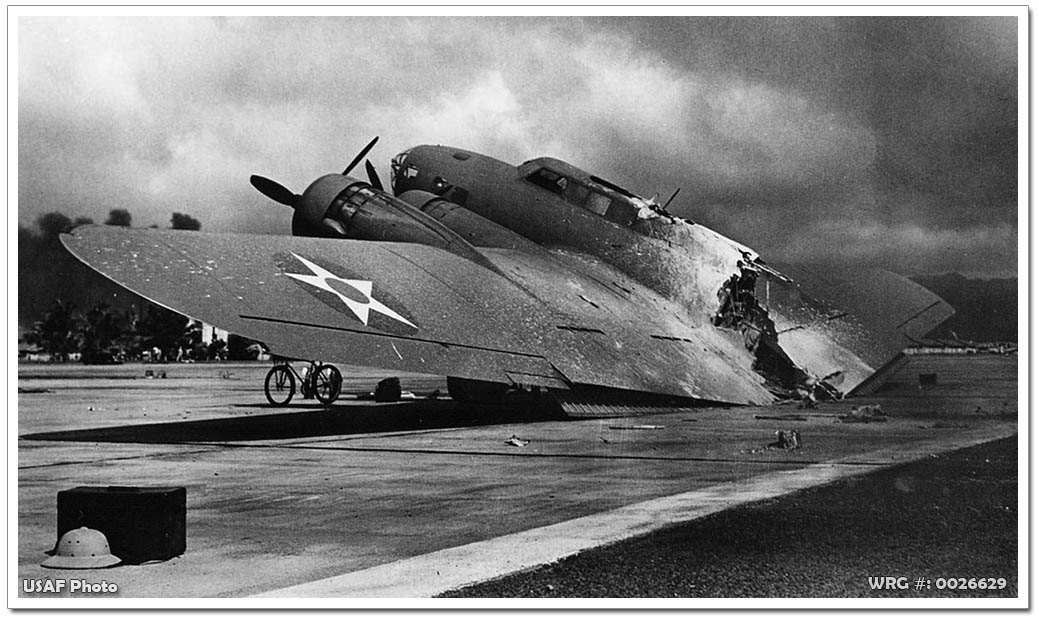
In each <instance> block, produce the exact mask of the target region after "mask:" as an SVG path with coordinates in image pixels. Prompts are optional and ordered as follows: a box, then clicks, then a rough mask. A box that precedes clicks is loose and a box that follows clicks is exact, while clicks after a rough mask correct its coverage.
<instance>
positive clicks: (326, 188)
mask: <svg viewBox="0 0 1039 620" xmlns="http://www.w3.org/2000/svg"><path fill="white" fill-rule="evenodd" d="M295 209H296V212H295V214H294V215H293V218H292V234H294V235H299V236H306V237H330V238H337V239H358V240H363V241H397V242H403V243H421V244H424V245H431V246H434V247H438V248H442V249H444V250H447V251H449V252H451V253H453V254H457V255H459V256H462V257H463V258H467V259H469V260H472V261H474V262H476V263H478V264H481V265H483V266H485V267H488V268H489V269H493V270H495V271H497V268H495V267H494V266H493V265H492V264H491V263H490V262H489V261H488V260H487V258H486V257H484V256H483V255H482V254H480V253H479V252H478V251H477V250H476V248H474V247H473V246H472V245H471V244H470V243H469V242H467V241H466V240H465V239H464V238H463V237H461V236H460V235H459V234H458V233H456V232H455V231H453V230H451V229H450V228H449V227H447V226H445V225H444V224H442V223H441V222H439V221H437V220H436V219H434V218H432V217H430V216H429V215H426V214H425V213H423V212H422V211H420V210H419V209H417V208H415V207H413V206H412V205H410V204H408V203H407V202H405V201H403V200H401V199H399V198H396V197H394V196H392V195H391V194H388V193H386V192H384V191H381V190H378V189H375V188H374V187H372V186H371V185H370V184H368V183H366V182H364V181H361V180H358V179H355V178H353V177H350V176H346V175H341V174H328V175H325V176H323V177H320V178H318V179H317V180H316V181H314V182H313V183H311V184H310V186H309V187H307V189H306V190H305V191H304V192H303V195H302V197H301V198H300V200H299V203H298V204H297V205H296V207H295Z"/></svg>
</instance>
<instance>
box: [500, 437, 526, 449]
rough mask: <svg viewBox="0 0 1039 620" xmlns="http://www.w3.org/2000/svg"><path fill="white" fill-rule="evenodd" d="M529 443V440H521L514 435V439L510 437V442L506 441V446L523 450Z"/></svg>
mask: <svg viewBox="0 0 1039 620" xmlns="http://www.w3.org/2000/svg"><path fill="white" fill-rule="evenodd" d="M528 443H530V440H529V439H520V438H519V437H517V436H515V435H513V436H512V437H509V438H508V440H506V441H505V445H507V446H516V447H517V448H522V447H523V446H525V445H527V444H528Z"/></svg>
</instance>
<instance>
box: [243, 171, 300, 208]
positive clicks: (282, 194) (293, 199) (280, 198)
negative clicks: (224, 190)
mask: <svg viewBox="0 0 1039 620" xmlns="http://www.w3.org/2000/svg"><path fill="white" fill-rule="evenodd" d="M249 183H251V184H252V186H253V187H255V188H256V189H258V190H259V191H260V193H261V194H263V195H264V196H266V197H268V198H270V199H271V200H273V201H274V202H280V203H281V204H283V205H285V206H287V207H292V208H293V209H295V208H296V205H297V204H299V199H300V198H302V196H300V195H299V194H294V193H292V190H290V189H289V188H287V187H285V186H284V185H282V184H281V183H278V182H277V181H272V180H270V179H268V178H267V177H261V176H259V175H257V174H254V175H252V176H251V177H249Z"/></svg>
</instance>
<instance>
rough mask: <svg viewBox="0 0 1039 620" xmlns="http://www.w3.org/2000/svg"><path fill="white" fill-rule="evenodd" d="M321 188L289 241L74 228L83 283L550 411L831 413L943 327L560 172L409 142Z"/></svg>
mask: <svg viewBox="0 0 1039 620" xmlns="http://www.w3.org/2000/svg"><path fill="white" fill-rule="evenodd" d="M374 143H375V141H374V140H373V141H372V142H371V143H370V144H369V145H368V147H366V148H365V149H364V150H363V151H362V152H361V153H360V154H359V155H358V156H357V157H355V158H354V161H353V162H351V164H350V165H349V166H347V169H346V170H344V172H343V173H342V174H330V175H325V176H323V177H320V178H319V179H317V180H316V181H314V182H313V183H312V184H311V185H310V186H309V187H308V188H307V189H306V191H304V192H303V194H302V195H297V194H294V193H293V192H292V191H290V190H288V189H286V188H285V187H283V186H281V185H279V184H278V183H276V182H274V181H271V180H269V179H266V178H263V177H257V176H254V177H252V179H251V181H252V183H253V185H254V186H255V187H256V188H257V189H259V190H260V191H261V192H262V193H264V194H265V195H267V196H268V197H270V198H272V199H273V200H275V201H277V202H281V203H283V204H286V205H289V206H291V207H293V208H294V209H295V213H294V216H293V221H292V232H293V236H291V237H289V236H264V235H240V234H224V233H217V234H212V233H198V232H185V231H162V230H152V229H149V230H133V229H126V228H119V227H105V226H87V227H81V228H77V229H76V230H74V231H73V232H72V233H71V234H69V235H65V236H63V238H62V240H63V242H64V243H65V245H66V247H67V248H68V249H69V250H70V251H71V252H72V253H73V254H75V255H76V256H77V257H79V258H80V260H82V261H83V262H85V263H86V264H87V265H89V266H91V267H93V268H94V269H96V270H97V271H99V272H101V273H102V274H104V275H106V276H107V277H109V278H111V279H112V280H114V281H116V282H117V283H119V284H121V285H123V286H125V287H127V288H129V289H130V290H133V291H135V292H136V293H138V294H140V295H142V296H144V297H146V298H148V299H151V300H152V301H155V302H156V303H159V304H161V305H164V306H167V307H170V308H173V309H175V310H177V311H179V312H181V313H183V314H186V315H187V316H189V317H192V318H195V319H199V320H202V321H205V322H208V323H211V324H214V325H217V326H219V327H221V328H223V329H227V330H228V331H230V332H233V333H237V334H240V335H243V336H246V337H248V338H253V339H256V340H260V341H263V342H265V343H266V344H267V346H268V347H269V348H270V349H271V351H272V352H273V353H275V354H277V355H281V356H284V357H290V358H298V359H323V360H334V361H340V362H344V363H350V364H356V365H363V366H370V367H375V368H385V369H387V370H398V371H412V372H423V373H431V374H442V375H446V376H448V377H449V386H450V387H451V391H452V396H455V397H456V398H460V399H463V400H465V399H469V398H476V397H480V396H487V395H491V394H498V393H503V392H504V389H505V388H506V387H508V386H510V385H511V386H521V387H539V388H545V389H548V390H549V391H550V392H551V393H552V394H554V395H555V396H556V397H557V399H558V400H560V401H561V402H563V403H566V402H568V401H569V402H574V401H582V400H583V401H586V402H587V401H596V400H598V401H606V402H640V401H643V400H652V399H659V397H661V396H664V397H668V398H672V399H675V398H677V400H679V401H680V402H688V399H693V400H696V401H708V402H713V403H731V404H747V403H750V404H767V403H770V402H774V401H776V400H778V399H784V398H790V397H797V396H800V397H804V396H806V395H814V396H815V397H824V398H830V397H840V396H841V395H842V393H846V392H848V391H850V390H852V389H853V388H854V387H855V386H856V385H858V384H860V383H861V382H863V381H865V380H866V379H867V378H869V377H870V376H871V375H872V374H873V373H874V371H875V370H876V369H878V368H880V367H881V366H882V365H883V364H884V363H885V362H887V361H888V360H889V359H891V358H892V357H893V356H895V355H896V354H897V353H898V352H899V351H901V349H902V348H904V347H905V346H907V345H908V344H910V343H911V339H912V338H918V337H919V336H921V335H923V334H924V333H926V332H927V331H929V330H930V329H931V328H933V327H934V326H936V325H937V324H939V323H940V322H942V321H944V320H945V319H946V318H948V317H949V316H950V315H951V314H952V309H951V308H950V307H949V306H948V304H946V303H945V302H944V301H942V300H941V299H940V298H938V297H937V296H935V295H934V294H933V293H931V292H930V291H927V290H926V289H924V288H922V287H920V286H918V285H916V284H914V283H912V282H910V281H909V280H907V279H906V278H903V277H901V276H898V275H895V274H893V273H890V272H862V273H857V274H854V276H853V277H850V278H843V279H836V278H834V277H833V276H832V275H828V278H827V279H823V278H818V277H815V276H813V275H812V274H810V273H805V274H799V275H797V278H796V279H795V278H792V277H791V276H792V275H793V271H792V270H788V269H782V270H781V269H777V268H775V267H773V266H770V265H767V264H766V263H765V262H764V261H763V260H762V259H761V257H760V256H758V254H757V253H756V252H755V251H753V250H751V249H750V248H748V247H746V246H744V245H741V244H739V243H737V242H735V241H733V240H731V239H728V238H726V237H724V236H722V235H720V234H719V233H717V232H715V231H713V230H711V229H709V228H707V227H705V226H702V225H700V224H697V223H695V222H692V221H689V220H685V219H681V218H677V217H675V216H673V215H671V214H670V213H668V212H667V210H666V209H665V207H663V206H661V205H659V204H657V203H656V201H655V200H652V199H646V198H642V197H640V196H637V195H635V194H633V193H632V192H629V191H628V190H625V189H624V188H622V187H619V186H617V185H615V184H613V183H610V182H608V181H606V180H604V179H601V178H599V177H596V176H593V175H590V174H588V173H586V172H584V171H582V170H580V169H578V168H575V167H574V166H572V165H570V164H567V163H565V162H562V161H559V160H557V159H552V158H539V159H533V160H530V161H528V162H526V163H524V164H522V165H520V166H518V167H517V166H513V165H510V164H508V163H505V162H502V161H499V160H496V159H493V158H490V157H486V156H484V155H480V154H478V153H474V152H471V151H466V150H462V149H455V148H450V147H444V146H418V147H414V148H412V149H409V150H407V151H404V152H402V153H400V154H399V155H397V156H396V157H395V158H394V159H393V161H392V178H391V184H392V190H393V193H392V194H390V193H389V192H386V191H384V190H383V186H382V182H381V180H380V179H379V178H378V175H377V174H376V172H375V169H374V167H373V166H372V165H371V163H370V162H366V168H367V171H368V180H367V181H364V180H361V179H358V178H354V177H351V176H349V173H350V171H351V170H352V169H353V168H354V167H355V166H356V164H357V163H358V162H359V161H360V160H361V159H363V158H364V156H365V155H366V154H367V152H368V151H369V150H370V149H371V147H372V146H373V145H374Z"/></svg>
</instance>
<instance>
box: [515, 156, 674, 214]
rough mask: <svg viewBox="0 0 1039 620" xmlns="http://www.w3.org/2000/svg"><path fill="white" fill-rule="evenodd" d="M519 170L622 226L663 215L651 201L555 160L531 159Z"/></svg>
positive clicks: (662, 211) (572, 201)
mask: <svg viewBox="0 0 1039 620" xmlns="http://www.w3.org/2000/svg"><path fill="white" fill-rule="evenodd" d="M519 171H520V175H521V176H522V177H523V178H524V179H525V180H527V181H528V182H530V183H532V184H534V185H537V186H538V187H540V188H542V189H545V190H547V191H550V192H552V193H553V194H557V195H558V196H560V197H562V198H563V200H565V201H567V202H568V203H570V204H572V205H575V206H578V207H581V208H582V209H585V210H587V211H591V212H592V213H595V214H596V215H601V216H603V217H605V218H606V219H607V220H609V221H611V222H614V223H615V224H620V225H621V226H628V227H630V226H632V225H633V224H635V223H636V222H638V221H639V220H647V219H652V218H656V217H660V216H662V215H666V213H665V212H664V210H663V209H662V208H661V207H659V206H658V205H657V204H656V203H654V202H653V201H652V200H646V199H645V198H641V197H639V196H636V195H635V194H633V193H631V192H629V191H628V190H626V189H624V188H623V187H620V186H618V185H614V184H613V183H610V182H608V181H605V180H603V179H600V178H599V177H596V176H592V175H589V174H588V173H587V172H585V171H583V170H581V169H580V168H575V167H574V166H571V165H570V164H568V163H566V162H564V161H560V160H558V159H553V158H551V157H540V158H538V159H532V160H530V161H527V162H525V163H524V164H523V165H521V166H520V167H519Z"/></svg>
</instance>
